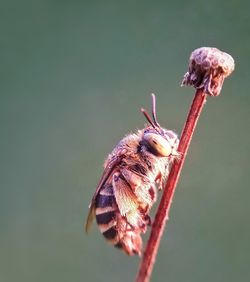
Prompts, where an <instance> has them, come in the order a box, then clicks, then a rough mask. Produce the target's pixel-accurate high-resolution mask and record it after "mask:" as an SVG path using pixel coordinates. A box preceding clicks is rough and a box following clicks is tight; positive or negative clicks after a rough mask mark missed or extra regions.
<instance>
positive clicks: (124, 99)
mask: <svg viewBox="0 0 250 282" xmlns="http://www.w3.org/2000/svg"><path fill="white" fill-rule="evenodd" d="M249 3H250V2H249V1H226V0H225V1H216V0H210V1H198V0H196V1H191V2H190V1H84V0H83V1H74V0H73V1H55V0H50V1H49V0H43V1H42V0H34V1H1V9H0V23H1V24H0V30H1V38H0V40H1V45H0V50H1V52H0V57H1V60H0V62H1V63H0V71H1V83H0V89H1V92H0V98H1V100H0V115H1V119H0V128H1V133H0V134H1V137H0V148H1V158H0V161H1V164H0V165H1V169H0V171H1V177H0V179H1V180H0V181H1V182H0V281H1V282H12V281H20V282H21V281H26V282H28V281H36V282H40V281H60V282H63V281H65V282H68V281H79V282H80V281H81V282H82V281H86V282H88V281H93V282H94V281H109V282H111V281H124V282H125V281H133V280H134V277H135V274H136V271H137V267H138V263H139V259H138V258H137V257H133V258H129V257H127V256H126V255H124V254H123V253H121V252H119V251H118V250H116V249H113V248H112V247H110V246H109V245H107V244H106V243H105V241H104V239H103V238H102V236H101V235H100V233H99V232H98V230H97V228H96V226H95V227H94V228H93V231H92V233H91V234H90V235H89V236H87V235H86V234H85V233H84V231H83V224H84V221H85V218H86V215H87V212H88V204H89V202H90V199H91V197H92V194H93V192H94V190H95V187H96V184H97V182H98V180H99V177H100V175H101V172H102V163H103V160H104V159H105V157H106V155H107V154H108V153H109V152H110V151H111V150H112V148H113V147H114V146H115V144H116V143H117V142H118V141H119V139H121V138H122V137H123V136H124V135H125V134H126V133H128V132H131V131H133V130H136V129H138V128H141V127H143V125H144V123H145V119H144V117H143V116H142V114H141V113H140V111H139V109H140V107H142V106H143V107H145V108H149V107H150V103H151V101H150V93H151V92H154V93H156V95H157V99H158V116H159V120H160V122H161V124H162V125H164V126H165V127H167V128H171V129H174V130H176V131H177V132H178V133H180V132H181V129H182V126H183V123H184V120H185V117H186V114H187V111H188V109H189V105H190V103H191V100H192V97H193V93H194V90H193V89H191V88H180V82H181V80H182V77H183V74H184V73H185V72H186V70H187V62H188V58H189V55H190V52H191V51H192V50H193V49H195V48H198V47H201V46H215V47H218V48H220V49H221V50H225V51H227V52H229V53H230V54H232V55H233V57H234V58H235V61H236V70H235V72H234V73H233V75H232V76H231V77H230V78H229V79H227V80H226V82H225V84H224V87H223V91H222V95H221V96H219V97H218V98H209V99H208V101H207V105H206V107H205V110H204V111H203V113H202V116H201V119H200V121H199V124H198V128H197V131H196V133H195V136H194V138H193V141H192V145H191V148H190V151H189V154H188V157H187V160H186V163H185V167H184V170H183V173H182V176H181V181H180V183H179V185H178V188H177V191H176V194H175V198H174V202H173V205H172V209H171V214H170V221H169V222H168V225H167V231H166V232H165V234H164V238H163V240H162V243H161V246H160V251H159V255H158V259H157V263H156V265H155V269H154V272H153V277H152V281H158V282H160V281H168V282H175V281H190V282H191V281H192V282H194V281H197V282H198V281H199V282H200V281H203V282H205V281H214V282H215V281H227V282H230V281H250V266H249V262H250V245H249V240H250V221H249V214H250V204H249V201H250V200H249V199H250V189H249V157H250V155H249V141H250V133H249V124H250V115H249V114H250V111H249V109H250V98H249V75H250V72H249V51H250V45H249V44H250V37H249V34H250V26H249V22H250V13H249V11H250V4H249Z"/></svg>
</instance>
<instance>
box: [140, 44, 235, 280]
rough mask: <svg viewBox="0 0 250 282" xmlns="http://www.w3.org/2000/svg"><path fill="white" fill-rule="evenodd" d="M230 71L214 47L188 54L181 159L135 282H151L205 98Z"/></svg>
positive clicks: (225, 56)
mask: <svg viewBox="0 0 250 282" xmlns="http://www.w3.org/2000/svg"><path fill="white" fill-rule="evenodd" d="M233 69H234V61H233V58H232V57H231V56H230V55H228V54H226V53H223V52H221V51H219V50H218V49H216V48H208V47H203V48H199V49H196V50H195V51H194V52H193V53H192V54H191V57H190V63H189V71H188V72H187V73H186V74H185V76H184V80H183V82H182V85H192V86H194V87H195V88H196V89H197V90H196V93H195V96H194V99H193V103H192V105H191V108H190V111H189V114H188V117H187V120H186V123H185V125H184V128H183V131H182V134H181V138H180V143H179V148H178V151H179V152H180V154H181V156H182V157H181V159H180V160H175V161H174V163H173V165H172V168H171V171H170V173H169V176H168V180H167V183H166V187H165V189H164V193H163V195H162V199H161V202H160V205H159V207H158V210H157V213H156V216H155V220H154V223H153V226H152V230H151V234H150V237H149V240H148V243H147V246H146V249H145V252H144V255H143V258H142V261H141V264H140V267H139V272H138V275H137V278H136V282H148V281H149V280H150V276H151V273H152V270H153V266H154V263H155V260H156V255H157V252H158V248H159V244H160V240H161V237H162V234H163V231H164V227H165V225H166V222H167V219H168V215H169V210H170V206H171V203H172V199H173V196H174V192H175V188H176V185H177V182H178V180H179V176H180V173H181V169H182V167H183V164H184V161H185V158H186V155H187V151H188V147H189V144H190V142H191V139H192V136H193V133H194V130H195V127H196V124H197V121H198V119H199V116H200V114H201V111H202V109H203V107H204V105H205V102H206V97H207V95H211V96H218V95H219V94H220V91H221V88H222V84H223V81H224V78H225V77H227V76H228V75H230V74H231V72H232V71H233Z"/></svg>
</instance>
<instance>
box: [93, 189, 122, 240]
mask: <svg viewBox="0 0 250 282" xmlns="http://www.w3.org/2000/svg"><path fill="white" fill-rule="evenodd" d="M117 212H118V207H117V205H116V202H115V196H114V192H113V187H112V185H108V184H106V185H104V187H103V188H102V189H101V190H100V192H99V194H98V195H97V197H96V222H97V224H98V226H99V229H100V231H101V232H102V234H103V236H104V237H105V238H106V239H107V240H109V241H110V242H111V243H112V244H116V243H118V240H119V239H118V232H117V228H116V213H117Z"/></svg>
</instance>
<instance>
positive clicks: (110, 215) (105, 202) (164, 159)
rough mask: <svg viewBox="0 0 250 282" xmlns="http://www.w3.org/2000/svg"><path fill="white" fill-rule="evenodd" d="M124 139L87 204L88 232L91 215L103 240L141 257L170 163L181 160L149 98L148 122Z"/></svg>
mask: <svg viewBox="0 0 250 282" xmlns="http://www.w3.org/2000/svg"><path fill="white" fill-rule="evenodd" d="M141 111H142V113H143V114H144V116H145V118H146V120H147V121H148V124H147V125H146V126H145V128H144V129H141V130H138V131H137V132H136V133H133V134H129V135H127V136H125V137H124V138H123V139H122V140H121V141H120V142H119V143H118V144H117V146H116V147H115V148H114V149H113V151H112V152H111V154H109V155H108V157H107V159H106V161H105V163H104V172H103V174H102V177H101V179H100V181H99V183H98V185H97V189H96V191H95V193H94V196H93V198H92V201H91V203H90V206H89V214H88V217H87V222H86V227H85V229H86V232H88V231H89V229H90V226H91V223H92V221H93V220H94V217H95V218H96V222H97V225H98V227H99V229H100V231H101V233H102V234H103V236H104V237H105V238H106V239H107V240H108V241H109V242H110V243H111V244H113V245H114V246H115V247H117V248H120V249H122V250H123V251H124V252H125V253H127V254H128V255H136V254H137V255H141V250H142V239H141V234H143V233H145V232H146V230H147V226H150V225H151V218H150V215H149V212H150V209H151V208H152V205H153V204H154V203H155V201H156V198H157V188H158V189H159V190H161V189H162V188H163V186H164V183H165V182H166V179H167V177H168V174H169V169H170V167H171V164H172V163H173V160H174V159H176V158H178V157H179V153H178V151H177V147H178V144H179V139H178V136H177V134H176V133H175V132H173V131H172V130H168V129H164V128H162V127H161V126H160V124H159V123H158V121H157V116H156V98H155V95H154V94H152V118H151V117H150V115H149V114H148V113H147V111H146V110H144V109H141Z"/></svg>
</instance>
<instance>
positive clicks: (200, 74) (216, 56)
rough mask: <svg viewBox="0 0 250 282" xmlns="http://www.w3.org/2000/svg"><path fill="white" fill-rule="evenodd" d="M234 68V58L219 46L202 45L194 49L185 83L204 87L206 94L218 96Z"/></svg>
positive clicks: (197, 87)
mask: <svg viewBox="0 0 250 282" xmlns="http://www.w3.org/2000/svg"><path fill="white" fill-rule="evenodd" d="M233 70H234V59H233V58H232V57H231V56H230V55H229V54H227V53H224V52H222V51H220V50H219V49H217V48H212V47H201V48H198V49H196V50H194V51H193V52H192V54H191V56H190V59H189V69H188V72H187V73H186V74H185V75H184V79H183V81H182V84H181V85H182V86H183V85H192V86H194V87H195V88H196V89H201V88H203V89H204V90H203V91H204V92H205V93H206V94H209V95H211V96H218V95H219V94H220V91H221V88H222V85H223V81H224V78H225V77H227V76H229V75H230V74H231V73H232V71H233Z"/></svg>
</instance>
